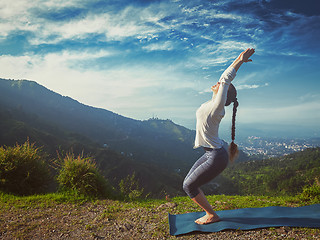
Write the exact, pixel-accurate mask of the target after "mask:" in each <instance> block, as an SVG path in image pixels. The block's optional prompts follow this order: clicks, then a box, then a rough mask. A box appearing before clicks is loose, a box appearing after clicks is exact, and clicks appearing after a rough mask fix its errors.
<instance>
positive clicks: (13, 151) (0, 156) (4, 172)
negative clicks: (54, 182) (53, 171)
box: [0, 140, 50, 195]
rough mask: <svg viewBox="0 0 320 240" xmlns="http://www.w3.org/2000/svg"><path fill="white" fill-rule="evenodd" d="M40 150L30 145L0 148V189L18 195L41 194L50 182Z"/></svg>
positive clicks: (46, 166)
mask: <svg viewBox="0 0 320 240" xmlns="http://www.w3.org/2000/svg"><path fill="white" fill-rule="evenodd" d="M43 158H44V154H43V153H42V152H41V149H40V148H37V147H35V146H34V144H30V143H29V140H28V141H26V142H25V143H24V144H22V145H19V144H16V146H15V147H0V189H1V190H2V191H4V192H10V193H14V194H18V195H30V194H35V193H41V192H43V191H44V190H45V189H46V188H47V184H48V183H49V180H50V173H49V168H48V165H47V164H46V162H45V161H44V160H43Z"/></svg>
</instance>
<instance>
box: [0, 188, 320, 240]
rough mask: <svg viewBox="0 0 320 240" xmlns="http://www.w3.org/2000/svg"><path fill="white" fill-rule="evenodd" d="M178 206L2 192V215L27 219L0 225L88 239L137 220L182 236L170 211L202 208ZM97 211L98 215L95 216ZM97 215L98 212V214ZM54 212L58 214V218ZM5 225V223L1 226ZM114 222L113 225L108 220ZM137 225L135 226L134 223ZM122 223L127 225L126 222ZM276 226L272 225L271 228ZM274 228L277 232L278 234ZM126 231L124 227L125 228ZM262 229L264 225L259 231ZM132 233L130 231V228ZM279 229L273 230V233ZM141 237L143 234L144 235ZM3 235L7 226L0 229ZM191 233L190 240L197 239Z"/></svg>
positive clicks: (225, 200)
mask: <svg viewBox="0 0 320 240" xmlns="http://www.w3.org/2000/svg"><path fill="white" fill-rule="evenodd" d="M208 200H209V202H210V203H211V204H212V205H213V206H214V207H215V210H217V211H219V210H228V209H237V208H251V207H267V206H290V207H298V206H305V205H310V204H315V203H319V201H318V202H317V201H314V200H309V201H305V200H302V199H301V197H299V196H293V197H292V196H290V197H283V196H281V197H269V196H227V195H212V196H208ZM170 203H174V205H175V207H168V206H167V204H168V202H167V201H166V200H165V199H140V200H133V201H122V200H110V199H97V198H88V197H85V196H81V195H77V194H73V193H72V192H71V193H70V192H69V193H66V192H65V193H50V194H43V195H33V196H15V195H12V194H6V193H0V219H1V218H3V219H5V217H6V214H9V215H10V216H15V215H16V214H20V213H21V214H23V216H22V218H21V219H19V218H17V220H16V221H12V222H11V223H8V224H7V226H6V225H5V224H6V223H5V222H4V221H5V220H4V221H3V222H2V223H1V220H0V228H1V227H3V226H6V229H7V232H10V234H12V235H11V236H12V237H14V238H26V239H28V238H29V237H30V236H32V234H34V232H36V231H37V228H38V227H39V226H40V225H41V226H42V227H43V228H44V230H43V231H44V232H46V233H48V232H50V231H51V229H59V231H60V232H61V234H68V233H69V232H72V231H75V229H77V231H80V230H79V229H81V234H83V238H88V237H89V238H90V237H95V236H99V234H101V233H105V232H106V228H107V227H108V226H112V227H111V230H109V231H110V232H111V233H112V231H113V230H112V229H117V226H118V227H119V226H120V228H123V226H129V228H130V226H131V225H132V224H134V223H136V225H135V226H134V231H133V232H134V233H135V234H143V233H144V234H145V231H146V228H145V227H144V226H147V227H148V228H150V229H149V233H148V234H149V239H158V238H159V239H176V238H175V237H172V236H170V235H169V233H168V217H167V213H168V212H169V213H170V214H181V213H187V212H194V211H201V209H199V207H197V206H196V205H195V204H194V203H193V202H192V201H191V200H190V199H189V198H188V197H174V198H172V199H171V200H170ZM91 215H92V216H91ZM93 215H94V216H93ZM53 216H54V217H53ZM47 217H49V219H51V218H52V217H53V218H57V219H65V218H66V219H68V222H67V223H68V224H69V225H68V227H66V225H65V224H64V225H63V224H62V225H59V226H58V227H57V225H56V224H59V222H50V223H49V222H48V223H47V224H46V225H43V224H41V223H40V222H42V221H46V219H47ZM1 224H2V226H1ZM108 224H109V225H108ZM130 224H131V225H130ZM121 226H122V227H121ZM269 230H270V229H269ZM277 230H278V229H276V228H274V230H271V231H274V235H277V234H278V233H277ZM121 231H122V230H121ZM257 231H259V230H257ZM293 231H302V232H303V234H306V235H308V236H311V235H312V234H319V233H320V230H319V229H305V228H299V230H293ZM127 232H128V234H129V233H133V232H130V230H128V231H127ZM272 234H273V232H272ZM138 236H139V235H138ZM0 237H1V231H0ZM193 237H194V236H192V235H191V236H188V237H186V238H185V239H193Z"/></svg>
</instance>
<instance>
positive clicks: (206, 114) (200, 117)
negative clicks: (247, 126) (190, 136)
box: [194, 66, 236, 149]
mask: <svg viewBox="0 0 320 240" xmlns="http://www.w3.org/2000/svg"><path fill="white" fill-rule="evenodd" d="M235 76H236V70H235V69H234V68H233V67H232V66H230V67H228V68H227V69H226V70H225V71H224V72H223V74H222V75H221V77H220V79H219V82H220V86H219V90H218V92H217V93H216V94H215V93H213V96H212V99H211V100H210V101H208V102H205V103H203V104H202V105H201V106H200V107H199V108H198V110H197V112H196V117H197V125H196V138H195V142H194V148H198V147H201V146H202V147H208V148H214V149H217V148H221V147H222V146H223V140H221V139H220V138H219V134H218V130H219V125H220V122H221V119H222V118H223V117H224V115H225V110H224V105H225V103H226V101H227V94H228V89H229V85H230V83H231V81H232V80H233V79H234V78H235Z"/></svg>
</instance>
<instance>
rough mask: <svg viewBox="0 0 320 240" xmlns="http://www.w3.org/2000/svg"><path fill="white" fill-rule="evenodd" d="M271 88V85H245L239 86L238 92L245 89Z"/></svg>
mask: <svg viewBox="0 0 320 240" xmlns="http://www.w3.org/2000/svg"><path fill="white" fill-rule="evenodd" d="M267 86H269V83H265V84H263V85H259V84H252V85H249V84H243V85H237V90H243V89H255V88H260V87H267Z"/></svg>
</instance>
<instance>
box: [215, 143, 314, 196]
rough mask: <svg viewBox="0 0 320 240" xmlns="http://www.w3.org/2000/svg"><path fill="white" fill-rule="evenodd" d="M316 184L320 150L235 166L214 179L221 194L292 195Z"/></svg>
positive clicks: (310, 150) (305, 151)
mask: <svg viewBox="0 0 320 240" xmlns="http://www.w3.org/2000/svg"><path fill="white" fill-rule="evenodd" d="M319 181H320V148H319V147H318V148H311V149H306V150H304V151H302V152H296V153H293V154H289V155H286V156H283V157H278V158H271V159H265V160H259V161H249V162H243V163H237V164H234V165H231V166H230V167H229V168H227V169H226V170H225V171H224V172H223V173H222V174H221V176H219V177H218V178H217V179H216V182H217V183H219V184H220V186H219V190H220V191H223V193H225V194H240V195H247V194H254V195H271V196H276V195H296V194H298V193H300V192H301V191H302V189H303V188H304V187H305V186H311V185H313V184H315V183H316V182H319Z"/></svg>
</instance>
